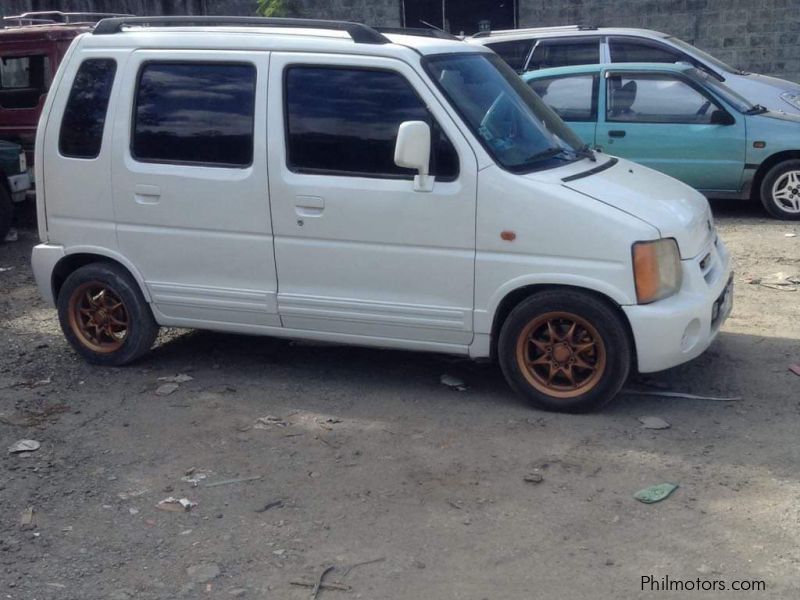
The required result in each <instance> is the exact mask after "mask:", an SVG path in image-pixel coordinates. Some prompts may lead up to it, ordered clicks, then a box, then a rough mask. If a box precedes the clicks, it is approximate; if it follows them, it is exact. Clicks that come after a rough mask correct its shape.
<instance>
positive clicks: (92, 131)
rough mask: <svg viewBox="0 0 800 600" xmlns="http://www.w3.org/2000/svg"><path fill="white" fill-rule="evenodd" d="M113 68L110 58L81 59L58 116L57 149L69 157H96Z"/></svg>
mask: <svg viewBox="0 0 800 600" xmlns="http://www.w3.org/2000/svg"><path fill="white" fill-rule="evenodd" d="M116 71H117V63H116V61H114V60H112V59H110V58H90V59H88V60H85V61H83V62H82V63H81V66H80V67H79V68H78V72H77V74H76V75H75V81H74V82H73V83H72V89H71V90H70V92H69V98H68V99H67V107H66V108H65V109H64V117H63V118H62V119H61V131H60V132H59V136H58V150H59V152H61V154H62V155H64V156H70V157H73V158H96V157H97V155H98V154H100V145H101V144H102V141H103V127H104V126H105V122H106V112H107V110H108V98H109V96H110V95H111V87H112V85H113V84H114V74H115V73H116Z"/></svg>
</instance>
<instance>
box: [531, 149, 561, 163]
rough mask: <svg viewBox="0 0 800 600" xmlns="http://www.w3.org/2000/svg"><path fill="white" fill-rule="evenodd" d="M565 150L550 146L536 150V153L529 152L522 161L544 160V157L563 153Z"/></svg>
mask: <svg viewBox="0 0 800 600" xmlns="http://www.w3.org/2000/svg"><path fill="white" fill-rule="evenodd" d="M564 152H566V150H565V149H564V148H561V147H556V146H553V147H551V148H545V149H544V150H542V151H541V152H537V153H536V154H531V155H530V156H529V157H528V158H526V159H525V161H524V162H526V163H529V162H536V161H540V160H544V159H545V158H553V157H554V156H557V155H559V154H563V153H564Z"/></svg>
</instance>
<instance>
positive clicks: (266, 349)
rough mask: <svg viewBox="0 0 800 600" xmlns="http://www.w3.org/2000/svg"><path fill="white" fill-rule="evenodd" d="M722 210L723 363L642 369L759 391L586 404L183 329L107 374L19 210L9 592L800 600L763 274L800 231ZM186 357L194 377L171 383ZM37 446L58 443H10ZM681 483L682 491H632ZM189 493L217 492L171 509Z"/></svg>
mask: <svg viewBox="0 0 800 600" xmlns="http://www.w3.org/2000/svg"><path fill="white" fill-rule="evenodd" d="M714 210H715V213H716V215H717V219H718V225H719V228H720V233H721V236H722V237H723V239H724V240H725V241H726V242H727V244H728V246H729V248H730V250H731V251H732V253H733V256H734V262H735V269H736V276H735V282H736V291H735V305H734V312H733V315H732V317H731V318H730V320H729V321H728V322H727V324H726V325H725V327H724V330H723V332H722V334H721V335H720V337H719V338H718V340H717V341H716V342H715V343H714V345H713V346H712V347H711V348H710V350H709V351H708V352H707V353H706V354H705V355H703V356H702V357H700V358H699V359H697V360H695V361H693V362H692V363H690V364H687V365H684V366H681V367H678V368H675V369H672V370H670V371H667V372H664V373H659V374H656V375H651V376H648V377H640V378H638V379H637V381H634V382H633V383H635V384H636V385H639V386H641V385H643V384H646V385H652V386H655V387H656V388H662V389H667V390H674V391H681V392H690V393H695V394H704V395H713V396H721V397H737V396H738V397H741V400H738V401H713V400H688V399H677V398H658V397H642V396H636V395H633V394H629V393H628V394H623V395H622V396H621V397H620V398H619V399H618V400H617V401H616V402H614V403H612V404H611V405H609V406H607V407H606V408H605V409H604V410H603V411H602V412H601V413H598V414H593V415H584V416H571V415H559V414H550V413H544V412H539V411H536V410H533V409H531V408H529V407H528V406H526V405H525V404H524V403H523V402H522V401H521V400H520V399H519V398H517V397H516V396H515V395H514V394H513V393H512V392H510V391H509V389H508V388H507V386H506V384H505V383H504V381H503V378H502V376H501V374H500V371H499V369H498V368H497V367H496V366H494V365H488V364H484V365H479V364H473V363H470V362H468V361H462V360H454V359H451V358H448V357H441V356H434V355H428V354H421V353H419V354H418V353H407V352H396V351H376V350H372V349H362V348H350V347H336V346H318V345H310V344H299V343H292V342H288V341H280V340H271V339H266V338H249V337H243V336H235V335H222V334H215V333H207V332H184V331H170V332H166V334H165V335H163V336H162V338H161V339H160V341H159V345H158V346H157V348H156V349H155V350H154V351H153V352H152V354H151V355H150V356H149V357H148V358H146V359H145V360H143V361H142V362H140V363H138V364H137V365H135V366H133V367H129V368H123V369H109V368H98V367H92V366H89V365H87V364H86V363H84V362H83V361H82V360H80V359H78V358H77V356H76V355H75V354H73V352H71V350H70V349H69V348H68V346H67V344H66V342H65V340H64V338H63V337H62V335H61V333H60V331H59V328H58V324H57V320H56V316H55V313H54V311H53V310H51V309H49V308H46V307H45V305H44V303H43V302H42V301H41V300H40V298H39V297H38V295H37V292H36V289H35V286H34V281H33V277H32V275H31V271H30V267H29V256H30V250H31V247H32V246H33V245H34V243H35V241H36V236H35V231H34V229H33V226H32V219H31V217H30V215H28V216H24V217H25V218H23V220H22V223H21V228H20V239H19V241H18V242H16V243H11V244H6V245H3V246H0V269H2V270H0V347H1V348H2V349H3V352H2V356H0V442H2V448H0V598H13V599H22V600H31V599H36V600H47V599H59V600H61V599H80V600H92V599H104V600H106V599H110V600H125V599H136V600H150V599H166V598H233V597H245V598H265V599H266V598H268V599H281V600H283V599H285V600H293V599H307V598H311V597H312V590H311V589H310V588H308V587H300V586H296V585H293V584H292V582H297V581H304V582H314V581H315V580H316V579H317V578H318V577H319V576H320V574H321V573H322V572H323V569H324V568H325V567H327V566H331V565H332V566H334V567H335V569H334V570H333V571H331V572H329V573H328V574H327V575H326V577H325V581H326V582H333V583H337V582H338V583H340V584H341V585H344V586H348V587H349V588H350V591H349V592H347V591H342V590H335V589H325V588H323V589H322V590H320V592H319V598H328V599H330V600H335V599H336V598H342V599H344V600H346V599H347V598H363V599H393V600H395V599H398V600H400V599H415V600H417V599H436V600H438V599H469V600H472V599H474V600H482V599H490V600H499V599H512V598H513V599H521V598H548V599H549V598H556V599H564V600H572V599H580V598H592V599H598V600H604V599H612V598H613V599H619V598H640V597H649V596H658V595H659V594H658V593H656V592H649V591H648V592H647V593H643V592H641V581H642V577H643V576H648V575H650V576H652V577H653V578H654V580H656V581H660V580H662V578H664V577H669V578H670V579H672V580H691V581H693V582H694V581H695V580H698V579H699V580H701V581H717V582H722V583H723V584H725V585H726V586H728V587H727V588H726V589H727V590H730V586H731V585H732V584H733V582H734V581H746V582H750V581H763V582H764V585H765V586H766V591H765V592H764V591H762V592H753V593H743V592H736V593H735V594H734V593H732V592H730V591H726V592H720V591H717V593H716V594H713V593H710V595H712V596H714V595H716V596H717V597H729V595H735V597H737V598H748V597H752V598H760V597H769V598H797V597H798V596H797V594H798V586H799V585H800V584H799V580H798V572H799V571H798V567H799V566H800V469H799V468H798V466H799V465H800V443H798V434H799V433H800V427H799V425H800V377H798V376H797V375H795V374H793V373H791V372H790V371H789V370H788V366H789V365H790V364H792V363H798V362H800V291H795V292H791V291H782V290H779V289H772V288H768V287H765V286H762V285H757V284H753V283H748V282H750V281H752V280H753V278H764V277H768V276H771V275H773V274H775V273H778V272H783V273H787V274H797V273H800V224H791V223H782V222H778V221H775V220H771V219H768V218H766V217H765V216H764V215H763V214H762V212H761V211H760V210H759V208H758V207H756V206H745V205H741V204H732V203H728V204H726V203H715V204H714ZM791 233H795V234H797V235H796V237H790V236H787V235H786V234H791ZM8 268H10V270H4V269H8ZM445 373H447V374H451V375H453V376H456V377H460V378H462V379H463V380H464V381H465V382H466V383H467V385H468V389H467V390H466V391H462V392H457V391H454V390H451V389H448V388H447V387H445V386H443V385H441V384H440V382H439V379H440V376H441V375H442V374H445ZM176 374H187V375H190V376H191V377H192V378H193V379H192V380H191V381H187V382H184V383H181V384H179V388H178V390H177V391H175V392H174V393H172V394H170V395H167V396H160V395H157V394H156V393H155V390H156V389H157V388H158V387H159V386H160V385H162V384H163V382H159V381H158V378H159V377H164V376H173V375H176ZM641 416H658V417H662V418H663V419H666V420H667V421H668V422H670V423H671V425H672V427H671V428H669V429H665V430H660V431H654V430H648V429H643V428H642V427H641V425H640V423H639V421H638V418H639V417H641ZM262 417H269V418H267V419H263V421H262V422H261V423H259V422H258V419H259V418H262ZM21 438H31V439H35V440H38V441H40V442H41V448H40V449H39V450H38V451H36V452H34V453H31V454H30V455H28V456H20V455H12V454H9V453H8V452H7V451H6V448H8V447H9V446H10V445H11V444H12V443H13V442H15V441H16V440H18V439H21ZM192 469H194V471H192ZM187 473H189V474H190V476H189V477H188V478H191V476H192V474H193V475H194V476H195V479H196V480H197V485H196V487H195V486H193V484H192V483H191V482H189V481H185V480H183V479H182V478H184V477H185V476H186V474H187ZM530 473H538V474H539V475H541V476H542V478H543V480H542V481H541V482H539V483H533V482H526V481H525V477H526V476H527V475H529V474H530ZM203 475H205V476H206V477H205V478H202V477H200V476H203ZM243 478H247V479H250V480H249V481H238V482H229V480H232V479H233V480H236V479H243ZM252 478H257V479H252ZM226 482H227V483H226ZM662 482H675V483H679V484H680V488H679V489H678V490H677V491H676V492H675V493H673V494H672V496H670V497H669V498H667V499H666V500H664V501H663V502H660V503H658V504H651V505H645V504H642V503H640V502H638V501H636V500H635V499H634V498H633V494H634V492H636V491H637V490H639V489H641V488H644V487H646V486H649V485H651V484H657V483H662ZM215 483H221V484H222V485H214V484H215ZM168 496H174V497H176V498H184V497H185V498H188V499H189V500H191V501H193V502H196V503H197V506H196V507H194V508H193V509H192V510H190V511H189V512H184V513H178V512H167V511H163V510H159V509H157V508H156V505H157V503H158V502H159V501H160V500H162V499H164V498H166V497H168ZM29 507H32V508H33V517H32V522H31V523H30V524H25V525H23V524H22V519H24V517H25V513H26V511H27V509H28V508H29ZM28 516H30V515H28ZM365 561H375V562H371V563H369V564H362V565H359V566H355V567H353V568H352V569H350V570H349V572H348V567H352V566H353V565H356V564H357V563H362V562H365ZM647 589H650V588H647ZM717 589H718V590H719V588H717ZM706 594H709V592H707V593H706ZM668 595H669V597H671V598H691V597H696V596H698V595H699V596H703V593H702V592H692V593H688V592H687V593H679V592H673V593H671V594H668Z"/></svg>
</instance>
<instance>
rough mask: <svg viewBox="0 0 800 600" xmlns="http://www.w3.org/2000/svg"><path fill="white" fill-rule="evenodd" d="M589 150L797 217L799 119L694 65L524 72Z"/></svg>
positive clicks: (707, 192)
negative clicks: (744, 94)
mask: <svg viewBox="0 0 800 600" xmlns="http://www.w3.org/2000/svg"><path fill="white" fill-rule="evenodd" d="M522 77H523V80H525V81H526V82H527V83H528V84H529V85H530V86H531V87H532V88H533V90H534V91H535V92H536V93H537V94H539V96H540V97H541V98H542V99H543V100H544V101H545V103H546V104H547V105H548V106H550V108H552V109H553V110H555V111H556V113H558V114H559V116H561V118H562V119H564V121H566V122H567V123H568V124H569V126H570V127H571V128H572V129H573V131H575V132H576V133H577V134H578V135H579V136H580V137H581V139H582V140H583V141H584V142H586V143H587V144H589V145H590V146H592V147H595V148H598V149H602V150H604V151H606V152H608V153H610V154H613V155H616V156H622V157H625V158H628V159H630V160H633V161H636V162H638V163H641V164H643V165H646V166H648V167H651V168H653V169H657V170H659V171H662V172H663V173H666V174H668V175H671V176H673V177H675V178H677V179H680V180H681V181H683V182H685V183H688V184H689V185H691V186H692V187H694V188H696V189H697V190H699V191H701V192H702V193H704V194H705V195H706V196H709V197H721V198H742V199H748V198H751V197H753V198H759V199H760V200H761V202H762V204H763V205H764V208H765V209H766V210H767V211H768V212H769V213H770V214H771V215H772V216H774V217H777V218H779V219H792V220H796V219H800V116H798V115H788V114H786V113H781V112H774V111H769V110H767V109H766V108H764V107H763V106H760V105H757V104H753V103H752V102H750V101H748V100H746V99H745V98H743V97H742V96H740V95H739V94H737V93H736V92H734V91H733V90H731V89H730V88H729V87H727V86H726V85H725V84H724V83H721V82H720V81H718V80H717V79H716V78H715V77H712V76H710V75H709V74H708V73H706V72H704V71H701V70H699V69H695V68H694V67H691V66H688V65H668V64H649V63H647V64H636V63H631V64H619V65H605V66H600V65H584V66H578V67H562V68H558V69H543V70H540V71H531V72H529V73H526V74H524V75H523V76H522Z"/></svg>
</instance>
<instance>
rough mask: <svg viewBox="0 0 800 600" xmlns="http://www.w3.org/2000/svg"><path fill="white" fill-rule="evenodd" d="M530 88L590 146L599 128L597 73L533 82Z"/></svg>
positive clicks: (529, 81) (530, 82) (530, 80)
mask: <svg viewBox="0 0 800 600" xmlns="http://www.w3.org/2000/svg"><path fill="white" fill-rule="evenodd" d="M528 85H529V86H531V88H533V91H534V92H536V93H537V94H539V97H540V98H541V99H542V100H543V101H544V103H545V104H547V105H548V106H549V107H550V108H552V109H553V110H554V111H555V112H556V113H557V114H558V116H559V117H561V118H562V119H563V120H564V121H565V122H566V123H567V124H568V125H569V126H570V129H572V131H574V132H575V133H577V134H578V136H579V137H580V138H581V140H582V141H583V142H584V143H585V144H588V145H589V146H592V147H593V146H594V144H595V139H594V136H595V129H596V127H597V103H598V102H597V95H598V88H599V76H598V74H597V73H576V74H573V75H557V76H555V77H541V78H536V79H529V80H528Z"/></svg>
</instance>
